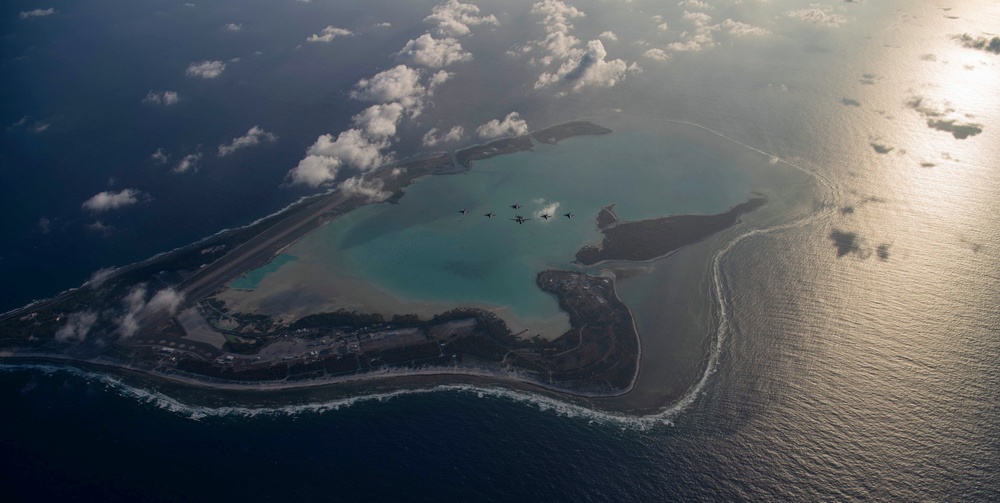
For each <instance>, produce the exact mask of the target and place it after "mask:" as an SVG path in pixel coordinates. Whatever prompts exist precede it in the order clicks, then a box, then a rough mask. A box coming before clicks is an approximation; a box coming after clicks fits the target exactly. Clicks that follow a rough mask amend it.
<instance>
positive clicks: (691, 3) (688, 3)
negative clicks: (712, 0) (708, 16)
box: [677, 0, 712, 9]
mask: <svg viewBox="0 0 1000 503" xmlns="http://www.w3.org/2000/svg"><path fill="white" fill-rule="evenodd" d="M677 5H678V6H680V7H696V8H699V9H711V8H712V6H711V5H709V4H707V3H705V2H702V1H701V0H681V2H680V3H678V4H677Z"/></svg>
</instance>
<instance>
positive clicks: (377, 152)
mask: <svg viewBox="0 0 1000 503" xmlns="http://www.w3.org/2000/svg"><path fill="white" fill-rule="evenodd" d="M388 147H389V142H388V141H386V140H378V139H371V138H368V137H366V136H365V135H364V134H362V132H361V131H360V130H358V129H354V128H352V129H348V130H347V131H344V132H342V133H340V134H339V135H337V139H336V140H334V139H333V136H332V135H329V134H325V135H322V136H320V137H319V138H317V139H316V143H313V145H312V146H311V147H309V150H308V151H307V154H308V155H318V156H326V157H336V158H337V159H340V160H341V161H343V162H345V163H347V164H348V165H351V166H353V167H355V168H358V169H361V170H366V171H367V170H370V169H373V168H377V167H378V166H379V165H381V164H383V163H384V162H385V161H386V158H385V157H384V156H383V155H382V150H384V149H386V148H388Z"/></svg>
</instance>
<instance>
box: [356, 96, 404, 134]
mask: <svg viewBox="0 0 1000 503" xmlns="http://www.w3.org/2000/svg"><path fill="white" fill-rule="evenodd" d="M402 117H403V105H401V104H399V103H386V104H381V105H372V106H370V107H368V108H366V109H365V110H364V111H362V112H361V113H359V114H357V115H355V116H354V117H353V120H354V124H355V125H357V126H359V127H360V128H361V129H362V131H363V132H364V133H365V135H366V136H368V137H370V138H379V139H384V138H389V137H391V136H395V135H396V126H397V125H398V124H399V121H400V119H401V118H402Z"/></svg>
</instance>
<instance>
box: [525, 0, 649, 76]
mask: <svg viewBox="0 0 1000 503" xmlns="http://www.w3.org/2000/svg"><path fill="white" fill-rule="evenodd" d="M531 13H532V14H534V15H536V16H541V17H542V20H541V21H539V24H541V25H542V26H544V27H545V32H546V36H545V38H544V39H542V40H536V41H534V42H531V43H530V44H529V46H528V47H526V50H530V49H531V48H532V47H538V48H540V49H541V50H542V51H544V53H545V55H544V56H541V57H540V58H538V59H532V63H533V64H541V65H544V66H549V65H551V64H553V63H556V62H560V61H561V63H560V65H559V67H558V68H557V69H556V70H554V71H546V72H542V74H541V75H539V76H538V80H537V81H535V86H534V87H535V89H540V88H543V87H547V86H550V85H553V84H557V83H562V84H565V85H567V86H568V87H569V88H570V89H572V90H574V91H578V90H580V89H581V88H583V87H585V86H588V85H598V86H613V85H615V84H616V83H617V82H618V81H620V80H621V79H622V77H624V76H625V73H626V71H628V70H635V71H638V70H639V67H638V66H637V65H636V64H635V63H632V64H631V65H629V64H628V63H627V62H625V60H622V59H615V60H610V61H609V60H606V59H605V58H606V56H607V54H608V53H607V50H605V48H604V44H603V43H602V42H601V41H600V40H591V41H590V42H588V43H587V45H586V47H584V48H581V47H579V45H580V39H578V38H576V37H575V36H573V35H572V34H571V33H570V31H571V30H572V29H573V25H572V24H571V20H573V19H576V18H581V17H585V16H586V14H584V13H583V12H582V11H581V10H579V9H577V8H576V7H573V6H570V5H567V4H566V3H565V2H563V1H562V0H543V1H541V2H538V3H535V4H534V5H532V7H531ZM602 36H606V37H613V39H615V40H616V39H617V36H615V35H614V33H612V32H605V33H602ZM609 39H610V38H609Z"/></svg>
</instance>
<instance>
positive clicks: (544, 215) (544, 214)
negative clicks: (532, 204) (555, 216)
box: [542, 213, 552, 221]
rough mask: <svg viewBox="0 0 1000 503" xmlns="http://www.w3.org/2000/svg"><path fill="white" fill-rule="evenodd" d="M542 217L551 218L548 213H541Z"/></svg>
mask: <svg viewBox="0 0 1000 503" xmlns="http://www.w3.org/2000/svg"><path fill="white" fill-rule="evenodd" d="M542 218H543V219H545V220H546V221H548V219H550V218H552V215H549V214H548V213H542Z"/></svg>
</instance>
